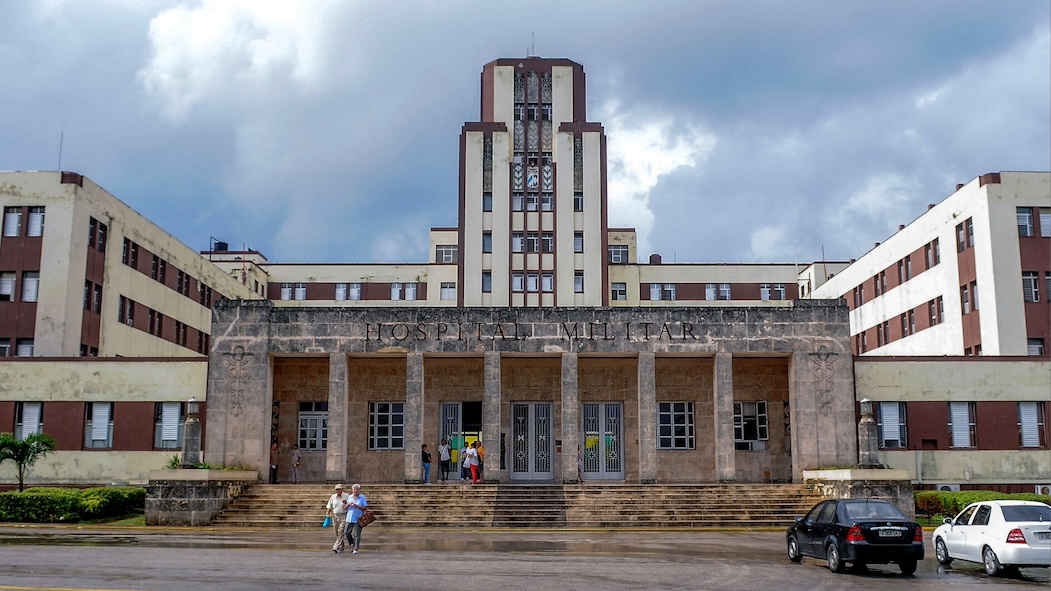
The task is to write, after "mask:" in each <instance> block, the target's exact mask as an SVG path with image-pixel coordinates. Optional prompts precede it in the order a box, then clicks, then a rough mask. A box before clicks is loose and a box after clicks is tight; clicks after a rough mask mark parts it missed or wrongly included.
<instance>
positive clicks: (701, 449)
mask: <svg viewBox="0 0 1051 591" xmlns="http://www.w3.org/2000/svg"><path fill="white" fill-rule="evenodd" d="M213 326H214V335H215V336H214V340H213V348H212V352H211V364H210V369H209V376H208V389H209V395H208V411H209V412H208V421H207V423H206V425H207V432H206V438H205V440H206V441H207V446H206V450H205V461H206V462H208V463H210V464H213V465H241V466H247V467H257V466H259V467H261V466H264V465H265V464H266V462H267V457H268V451H267V450H268V449H269V446H270V443H271V441H277V442H278V443H279V445H280V446H281V448H282V450H283V451H284V450H287V449H288V448H290V447H291V445H292V443H295V442H296V437H297V436H298V434H297V421H298V418H297V413H298V408H299V403H301V402H308V401H315V402H316V401H325V402H327V413H328V414H327V418H328V433H327V441H326V448H325V450H323V451H312V452H306V453H304V474H303V478H304V479H305V480H307V481H316V482H320V481H330V482H331V481H335V480H339V481H352V480H361V481H367V482H416V481H418V480H419V478H420V473H419V449H420V444H421V443H423V442H427V443H428V444H436V443H437V441H438V439H439V437H440V431H439V424H440V417H439V414H440V410H439V407H440V404H441V403H444V402H461V403H463V404H465V407H464V408H467V406H466V405H468V404H470V405H475V406H473V407H472V408H479V407H480V414H479V415H478V416H479V417H480V426H479V427H480V428H479V429H478V431H477V432H478V434H479V437H480V438H481V439H482V441H483V442H484V443H485V444H486V449H487V462H486V464H487V469H486V480H487V481H492V482H507V481H509V480H514V478H515V472H514V470H515V469H513V468H512V465H511V464H512V462H511V459H512V458H511V456H512V455H513V453H512V449H511V448H512V441H511V435H512V433H513V432H514V430H513V427H512V423H513V422H514V421H515V420H516V418H515V417H514V416H513V413H514V412H520V410H519V411H515V410H514V409H515V408H519V409H521V408H522V407H524V406H526V405H533V404H541V405H544V406H545V408H550V409H551V416H550V418H549V420H550V436H551V439H552V440H553V441H551V442H549V444H548V443H544V445H549V447H550V452H551V456H552V457H551V458H550V466H549V467H550V477H549V481H561V482H575V481H576V479H577V470H576V464H577V461H576V454H577V449H578V446H580V445H581V444H584V445H585V446H587V449H590V446H591V444H592V443H594V442H593V441H584V439H585V438H586V437H585V436H584V435H583V434H582V433H583V430H582V428H581V425H582V421H585V420H586V418H585V417H583V416H582V411H581V409H582V408H584V407H585V406H586V405H591V406H593V407H594V406H602V405H607V406H609V407H611V408H612V411H615V413H614V414H615V415H616V416H617V420H618V421H619V422H620V425H621V426H622V431H621V432H619V434H618V437H619V441H617V442H616V443H615V444H613V445H612V447H611V448H610V449H611V450H613V451H612V452H610V453H614V452H615V453H616V454H617V455H618V456H619V457H618V461H619V462H620V465H621V466H622V473H618V474H617V475H616V478H620V479H623V480H624V481H626V482H641V483H647V482H720V481H721V482H732V481H737V482H784V481H793V480H796V481H798V480H800V478H801V474H802V470H804V469H815V468H820V467H834V466H840V467H841V466H851V465H854V464H855V463H856V461H857V440H856V430H855V423H854V421H855V412H854V396H853V387H852V384H853V369H852V364H851V358H850V356H849V340H848V325H847V308H846V306H845V305H843V304H842V303H840V302H831V301H794V302H786V304H785V305H783V306H778V307H772V306H763V307H748V306H739V307H718V308H716V307H711V308H694V307H690V308H672V307H666V308H659V309H650V308H645V309H642V308H634V309H621V308H546V309H537V308H512V309H507V308H499V309H497V308H397V309H392V308H370V309H347V308H288V307H277V306H274V304H272V303H270V302H246V301H225V302H222V303H220V304H219V305H218V306H217V307H216V310H215V317H214V320H213ZM377 401H386V402H398V403H400V404H403V406H404V424H403V436H404V442H403V446H402V447H401V448H399V449H397V450H382V451H380V450H377V449H370V448H369V444H368V441H369V437H368V434H369V428H370V425H369V421H370V417H369V404H370V403H371V402H377ZM675 401H684V402H690V403H692V411H693V425H692V428H693V435H694V438H693V442H692V446H687V447H685V448H683V449H674V450H670V449H658V434H659V428H660V427H659V425H658V417H657V414H658V408H659V406H660V404H661V403H666V402H675ZM735 401H763V402H764V403H765V405H766V407H765V408H766V415H765V420H766V421H767V426H768V434H767V436H766V437H765V441H764V442H763V445H762V446H761V447H758V448H756V449H754V450H742V449H735V447H737V446H735V434H734V432H735V429H734V403H735ZM545 420H548V419H547V418H545ZM608 438H609V437H608V436H607V439H608ZM534 443H536V442H534ZM515 445H517V443H516V444H515ZM546 449H547V448H545V449H544V452H545V453H546ZM433 451H435V450H434V449H433V447H432V452H433ZM516 457H517V456H516ZM605 459H609V458H608V457H607V458H605ZM545 461H547V458H545Z"/></svg>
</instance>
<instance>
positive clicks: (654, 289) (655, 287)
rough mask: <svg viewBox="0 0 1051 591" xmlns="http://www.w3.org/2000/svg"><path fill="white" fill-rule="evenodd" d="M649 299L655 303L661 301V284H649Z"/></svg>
mask: <svg viewBox="0 0 1051 591" xmlns="http://www.w3.org/2000/svg"><path fill="white" fill-rule="evenodd" d="M650 299H651V300H653V301H657V300H660V299H661V284H660V283H651V284H650Z"/></svg>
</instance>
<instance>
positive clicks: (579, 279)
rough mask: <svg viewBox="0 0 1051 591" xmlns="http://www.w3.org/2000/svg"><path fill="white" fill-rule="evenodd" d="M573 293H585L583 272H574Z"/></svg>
mask: <svg viewBox="0 0 1051 591" xmlns="http://www.w3.org/2000/svg"><path fill="white" fill-rule="evenodd" d="M573 293H584V272H583V271H573Z"/></svg>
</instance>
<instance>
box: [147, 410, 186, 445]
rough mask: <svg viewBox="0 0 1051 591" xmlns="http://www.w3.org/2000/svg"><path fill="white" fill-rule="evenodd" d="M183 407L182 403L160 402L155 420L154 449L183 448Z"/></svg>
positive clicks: (155, 413)
mask: <svg viewBox="0 0 1051 591" xmlns="http://www.w3.org/2000/svg"><path fill="white" fill-rule="evenodd" d="M182 409H183V405H182V403H181V402H158V403H157V404H156V407H155V411H154V419H153V422H154V424H153V447H155V448H158V449H178V448H180V447H182V435H183V429H182V428H183V423H184V418H183V414H182V413H183V410H182Z"/></svg>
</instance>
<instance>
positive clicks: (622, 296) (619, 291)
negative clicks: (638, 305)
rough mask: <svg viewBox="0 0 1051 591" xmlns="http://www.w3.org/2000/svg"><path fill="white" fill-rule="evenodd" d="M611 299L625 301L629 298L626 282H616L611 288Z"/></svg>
mask: <svg viewBox="0 0 1051 591" xmlns="http://www.w3.org/2000/svg"><path fill="white" fill-rule="evenodd" d="M610 292H611V293H610V299H612V300H614V301H618V302H623V301H625V300H627V299H628V286H627V284H625V283H619V282H617V283H614V284H613V288H612V289H611V290H610Z"/></svg>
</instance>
